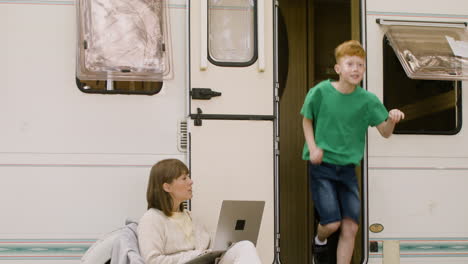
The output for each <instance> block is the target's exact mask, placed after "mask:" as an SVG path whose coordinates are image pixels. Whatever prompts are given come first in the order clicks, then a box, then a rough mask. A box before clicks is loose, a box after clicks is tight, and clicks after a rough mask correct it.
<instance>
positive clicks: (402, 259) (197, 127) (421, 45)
mask: <svg viewBox="0 0 468 264" xmlns="http://www.w3.org/2000/svg"><path fill="white" fill-rule="evenodd" d="M467 7H468V6H467V3H466V1H465V0H447V1H438V0H431V1H423V0H413V1H402V0H395V1H384V0H361V1H359V0H314V1H308V0H307V1H306V0H303V1H281V0H280V1H273V0H272V1H268V0H218V1H215V0H197V1H189V0H154V1H146V0H132V1H123V0H120V1H115V0H114V1H110V0H76V1H68V0H60V1H59V0H0V32H1V33H2V34H1V35H2V37H1V40H2V41H1V42H0V77H1V80H2V85H1V86H0V88H1V89H0V91H2V95H1V96H0V123H1V124H2V129H1V130H0V175H1V177H0V178H1V184H0V199H1V200H2V201H3V202H2V203H1V205H0V211H1V212H2V216H3V217H2V219H3V220H2V227H1V228H0V263H50V262H51V261H56V262H57V263H80V261H81V258H82V257H83V255H85V253H86V251H88V249H89V248H90V247H92V245H93V244H94V245H95V242H96V241H98V240H99V238H101V237H103V236H106V234H107V236H109V234H112V235H115V233H111V232H112V231H113V230H116V229H119V228H120V227H122V225H123V224H124V223H125V221H126V219H138V218H139V217H140V216H141V215H142V214H143V212H144V211H145V210H146V201H145V192H146V184H147V180H148V175H149V169H150V168H151V166H152V165H153V164H154V163H155V162H157V161H159V160H162V159H165V158H177V159H180V160H183V161H184V162H186V163H187V164H188V165H189V167H190V170H191V176H192V177H193V178H194V181H195V184H194V192H195V193H196V195H195V197H196V198H194V199H193V200H192V201H189V202H188V203H187V206H188V207H189V208H190V209H191V210H192V212H193V214H194V215H195V216H196V217H198V218H201V219H203V221H204V222H205V223H206V225H207V227H208V229H209V230H210V231H211V232H212V233H214V232H215V227H216V220H217V217H218V212H219V209H220V208H221V204H222V201H223V200H261V201H265V210H264V214H263V218H262V223H261V228H260V233H259V238H258V243H257V249H258V252H259V254H260V256H261V258H262V261H263V262H264V263H280V262H281V263H308V261H309V260H310V240H311V237H312V235H313V232H314V231H313V229H314V227H313V226H314V220H313V219H314V216H313V205H312V204H311V202H310V200H309V193H308V187H307V177H306V172H305V166H306V164H305V163H303V162H302V161H301V160H300V148H301V147H302V144H303V137H302V131H301V128H300V121H299V120H300V116H299V108H300V106H301V105H302V101H303V99H304V96H305V93H306V91H307V89H308V88H310V87H312V86H313V84H314V83H315V82H318V81H320V80H321V79H323V78H333V77H334V73H333V71H332V68H331V69H330V65H331V67H332V66H333V57H332V55H331V54H330V49H333V48H334V47H335V46H336V44H338V43H339V42H341V41H343V40H346V39H350V38H354V39H359V40H361V41H362V43H363V45H364V46H365V47H366V50H367V52H368V59H367V76H366V78H365V80H364V82H363V85H364V88H366V89H368V90H370V91H371V92H373V93H375V94H376V95H377V96H378V97H379V98H380V99H381V100H382V101H383V102H384V103H385V105H386V106H387V108H389V109H390V108H393V106H398V107H401V108H403V110H404V111H405V112H406V114H407V117H408V121H406V122H404V123H402V124H401V125H399V126H398V127H397V130H396V133H395V135H393V136H392V137H391V138H390V139H389V140H386V141H384V140H382V139H380V138H379V137H378V135H377V132H376V131H375V130H374V129H370V130H369V134H368V142H367V143H368V144H367V152H366V156H365V158H364V160H363V163H362V166H361V167H360V172H361V178H360V179H361V187H362V188H361V196H362V206H363V209H364V210H363V215H362V222H361V233H360V235H359V239H358V240H359V241H358V243H357V245H358V246H357V248H356V252H355V258H354V259H353V263H375V264H377V263H392V264H393V263H395V264H396V263H421V264H422V263H424V264H426V263H444V264H446V263H466V262H467V261H468V225H467V224H466V221H464V219H465V217H466V212H467V211H468V207H467V205H466V203H465V201H466V200H468V197H467V195H466V193H467V192H466V191H465V185H466V183H468V178H467V177H466V175H465V174H466V173H465V172H466V171H467V170H468V169H467V167H466V164H467V163H466V161H467V159H468V156H467V154H466V151H465V150H464V146H465V144H468V136H467V135H465V128H464V127H463V126H462V125H463V117H464V116H467V115H468V114H467V113H466V110H465V108H464V107H463V105H462V102H463V101H466V100H464V99H466V95H465V93H464V91H463V88H464V85H465V84H466V81H465V80H466V79H468V78H466V76H467V74H466V69H467V67H468V65H467V61H466V57H468V55H467V53H468V51H467V50H468V48H467V46H468V44H467V43H468V33H467V23H468V12H467V11H466V10H465V9H467ZM342 32H344V33H342ZM111 43H112V45H110V44H111ZM148 54H149V55H148ZM142 62H143V63H142ZM286 66H287V67H286ZM286 75H287V78H286ZM283 77H284V78H283ZM280 116H281V118H280ZM296 121H297V122H296ZM280 136H281V140H280ZM280 142H281V144H280ZM280 148H281V155H280ZM280 209H281V210H280ZM280 220H281V221H280ZM280 234H281V236H280ZM280 249H281V251H280Z"/></svg>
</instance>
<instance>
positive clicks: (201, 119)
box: [189, 0, 275, 263]
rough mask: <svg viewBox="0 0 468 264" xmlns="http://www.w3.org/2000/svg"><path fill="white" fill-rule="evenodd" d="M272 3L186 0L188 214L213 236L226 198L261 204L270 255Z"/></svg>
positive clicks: (263, 245)
mask: <svg viewBox="0 0 468 264" xmlns="http://www.w3.org/2000/svg"><path fill="white" fill-rule="evenodd" d="M273 67H274V64H273V1H251V0H245V1H229V0H223V1H212V0H208V1H207V0H204V1H190V92H191V98H190V113H191V119H192V120H191V121H190V122H189V132H190V160H191V162H190V169H191V175H192V178H193V181H194V187H193V189H194V198H193V200H192V201H191V209H192V213H193V215H194V216H195V217H197V218H199V219H200V218H201V219H202V220H203V221H204V223H206V224H207V228H208V229H209V231H210V232H213V233H214V232H215V229H216V224H217V219H218V215H219V211H220V208H221V203H222V201H223V200H262V201H265V202H266V204H265V211H264V214H263V219H262V224H261V229H260V234H259V239H258V243H257V249H258V251H259V253H260V255H261V258H262V262H263V263H272V261H273V255H274V145H275V144H274V120H275V119H274V116H275V115H274V79H273V78H274V74H273V72H274V68H273Z"/></svg>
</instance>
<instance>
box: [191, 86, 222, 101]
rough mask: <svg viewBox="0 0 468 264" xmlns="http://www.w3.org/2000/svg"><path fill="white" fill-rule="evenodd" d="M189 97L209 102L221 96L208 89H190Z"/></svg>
mask: <svg viewBox="0 0 468 264" xmlns="http://www.w3.org/2000/svg"><path fill="white" fill-rule="evenodd" d="M190 95H191V96H192V99H199V100H210V99H211V98H212V97H216V96H221V93H220V92H216V91H212V90H211V89H210V88H192V91H190Z"/></svg>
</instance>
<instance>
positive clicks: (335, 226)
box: [322, 222, 341, 232]
mask: <svg viewBox="0 0 468 264" xmlns="http://www.w3.org/2000/svg"><path fill="white" fill-rule="evenodd" d="M322 226H323V227H324V228H326V229H327V230H328V231H330V232H336V231H337V230H338V229H339V228H340V226H341V222H333V223H328V224H325V225H322Z"/></svg>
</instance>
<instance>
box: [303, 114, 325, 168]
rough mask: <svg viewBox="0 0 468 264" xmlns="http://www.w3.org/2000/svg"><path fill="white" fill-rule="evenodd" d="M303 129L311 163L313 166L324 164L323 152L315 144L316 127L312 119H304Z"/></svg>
mask: <svg viewBox="0 0 468 264" xmlns="http://www.w3.org/2000/svg"><path fill="white" fill-rule="evenodd" d="M302 129H303V130H304V137H305V140H306V142H307V147H308V148H309V152H310V161H311V162H312V163H313V164H320V163H322V157H323V151H322V149H321V148H319V147H317V145H316V144H315V137H314V125H313V123H312V119H308V118H306V117H303V118H302Z"/></svg>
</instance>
